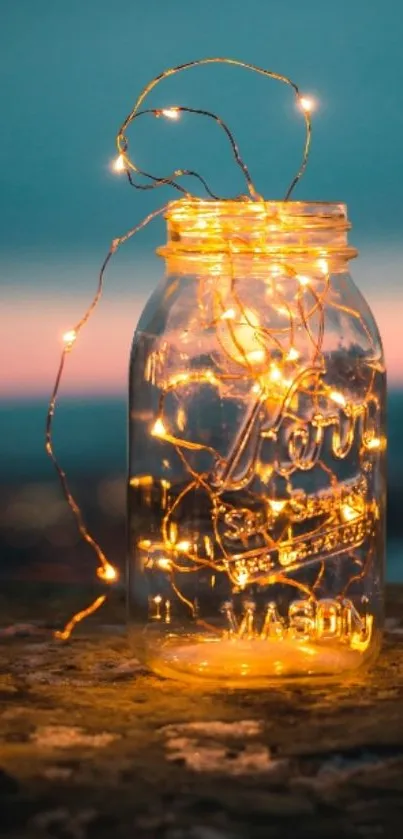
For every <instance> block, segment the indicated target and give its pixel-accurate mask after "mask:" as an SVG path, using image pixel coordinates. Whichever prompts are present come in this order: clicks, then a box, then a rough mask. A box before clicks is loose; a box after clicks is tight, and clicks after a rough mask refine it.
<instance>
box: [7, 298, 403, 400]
mask: <svg viewBox="0 0 403 839" xmlns="http://www.w3.org/2000/svg"><path fill="white" fill-rule="evenodd" d="M146 297H147V294H146V293H144V294H141V295H140V294H137V295H130V297H129V296H127V297H126V298H125V299H122V296H119V298H118V299H116V300H110V299H108V301H107V302H103V303H101V305H100V307H99V309H98V310H97V311H96V313H95V314H94V316H93V318H92V319H91V320H90V322H89V324H88V326H86V327H85V328H84V329H83V331H82V332H81V334H80V337H79V341H78V342H77V345H76V347H75V348H74V351H73V352H72V354H71V355H70V356H69V358H68V363H67V365H66V368H65V376H64V380H63V388H62V389H63V392H66V393H70V394H72V393H76V394H81V395H83V394H95V393H98V394H120V393H124V392H125V391H126V388H127V369H128V358H129V352H130V345H131V341H132V337H133V332H134V329H135V325H136V323H137V320H138V317H139V315H140V312H141V310H142V308H143V306H144V303H145V300H146ZM369 302H370V304H371V306H372V309H373V312H374V315H375V317H376V320H377V322H378V325H379V329H380V332H381V335H382V338H383V342H384V347H385V354H386V362H387V369H388V374H389V383H390V384H392V385H395V386H398V385H403V361H402V352H401V346H402V329H403V326H402V318H401V303H400V302H399V300H391V299H390V298H389V299H388V300H382V299H380V298H379V297H378V298H377V299H376V298H375V297H370V300H369ZM86 305H87V299H84V298H82V297H81V296H78V295H73V296H72V297H70V296H61V295H60V294H59V295H58V296H57V297H56V299H55V298H54V297H53V298H52V300H51V301H50V299H49V298H48V297H40V296H39V295H38V296H37V297H35V298H34V297H31V298H27V297H23V296H22V294H21V290H20V292H19V294H18V297H17V296H16V295H15V294H10V295H9V296H8V298H6V300H5V301H3V304H2V330H1V339H0V341H1V352H0V355H1V358H2V365H1V366H2V369H1V377H0V396H1V397H3V398H4V397H11V398H12V397H18V398H20V397H25V396H26V397H33V396H44V395H46V396H47V395H48V394H49V393H50V392H51V389H52V386H53V381H54V377H55V373H56V368H57V364H58V359H59V353H60V350H61V347H62V336H63V334H64V333H65V332H66V331H67V330H69V329H71V328H72V326H74V324H75V323H76V322H77V320H78V319H79V318H80V317H81V315H82V314H83V311H84V309H85V307H86Z"/></svg>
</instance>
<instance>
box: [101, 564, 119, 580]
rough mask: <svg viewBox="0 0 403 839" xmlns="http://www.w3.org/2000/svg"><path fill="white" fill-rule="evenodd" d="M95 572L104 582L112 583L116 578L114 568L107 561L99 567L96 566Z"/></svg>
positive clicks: (116, 573) (116, 574)
mask: <svg viewBox="0 0 403 839" xmlns="http://www.w3.org/2000/svg"><path fill="white" fill-rule="evenodd" d="M97 574H98V577H99V578H100V579H101V580H104V581H105V582H106V583H113V582H114V581H115V580H117V578H118V572H117V570H116V568H114V567H113V565H109V562H108V563H107V564H106V565H103V566H102V567H101V568H98V571H97Z"/></svg>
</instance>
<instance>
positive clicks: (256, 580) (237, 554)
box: [128, 198, 386, 687]
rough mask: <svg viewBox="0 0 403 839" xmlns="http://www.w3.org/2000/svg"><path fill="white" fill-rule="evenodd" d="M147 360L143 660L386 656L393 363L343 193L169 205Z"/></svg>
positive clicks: (199, 665)
mask: <svg viewBox="0 0 403 839" xmlns="http://www.w3.org/2000/svg"><path fill="white" fill-rule="evenodd" d="M167 222H168V242H167V245H166V246H165V247H163V248H161V249H160V251H159V252H160V254H161V255H162V256H163V257H164V258H165V260H166V276H165V279H164V280H163V282H162V283H161V284H160V285H159V287H158V288H157V290H156V291H155V292H154V293H153V294H152V295H151V298H150V300H149V302H148V303H147V305H146V307H145V309H144V312H143V314H142V315H141V318H140V322H139V325H138V328H137V330H136V333H135V337H134V343H133V350H132V357H131V366H130V431H129V438H130V477H129V490H128V493H129V497H128V517H129V552H128V598H129V614H130V634H131V637H132V638H133V643H134V644H135V648H136V652H137V654H138V655H139V657H140V658H141V659H142V660H143V661H144V662H146V663H147V665H149V666H150V667H151V668H152V669H153V670H154V671H156V672H158V673H160V674H163V675H167V676H172V677H175V678H178V679H189V680H193V681H195V680H198V681H202V680H204V681H206V682H207V681H208V680H210V681H211V682H215V683H220V684H227V685H229V686H232V687H236V686H247V687H253V686H259V687H260V686H262V685H264V684H266V683H272V682H273V681H275V680H276V679H277V680H279V679H285V678H291V677H311V676H339V675H340V674H341V673H347V672H348V671H355V670H356V669H357V668H359V667H360V666H361V665H363V664H364V663H367V662H369V661H370V660H371V659H372V658H373V657H374V654H375V653H376V652H377V651H378V649H379V644H380V638H381V632H382V622H383V566H384V520H385V463H384V461H385V458H384V452H385V444H386V440H385V368H384V360H383V353H382V346H381V342H380V338H379V334H378V330H377V327H376V324H375V322H374V319H373V316H372V314H371V312H370V310H369V307H368V305H367V303H366V302H365V300H364V299H363V297H362V295H361V294H360V292H359V291H358V290H357V288H356V286H355V285H354V283H353V281H352V279H351V277H350V275H349V273H348V260H349V259H350V258H351V257H353V256H356V251H355V250H354V249H353V248H351V247H350V246H349V245H348V243H347V231H348V229H349V227H350V225H349V222H348V220H347V214H346V208H345V206H344V205H342V204H322V203H321V204H318V203H316V204H314V203H302V202H292V201H289V202H274V201H270V202H263V201H250V200H245V201H204V200H198V199H187V198H183V199H181V200H179V201H174V202H172V203H171V204H170V205H169V208H168V211H167Z"/></svg>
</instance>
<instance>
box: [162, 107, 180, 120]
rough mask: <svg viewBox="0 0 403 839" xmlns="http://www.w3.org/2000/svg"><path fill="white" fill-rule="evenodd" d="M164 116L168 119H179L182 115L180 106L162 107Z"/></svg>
mask: <svg viewBox="0 0 403 839" xmlns="http://www.w3.org/2000/svg"><path fill="white" fill-rule="evenodd" d="M161 113H162V116H163V117H166V118H167V119H179V117H180V110H179V108H175V107H173V108H162V110H161Z"/></svg>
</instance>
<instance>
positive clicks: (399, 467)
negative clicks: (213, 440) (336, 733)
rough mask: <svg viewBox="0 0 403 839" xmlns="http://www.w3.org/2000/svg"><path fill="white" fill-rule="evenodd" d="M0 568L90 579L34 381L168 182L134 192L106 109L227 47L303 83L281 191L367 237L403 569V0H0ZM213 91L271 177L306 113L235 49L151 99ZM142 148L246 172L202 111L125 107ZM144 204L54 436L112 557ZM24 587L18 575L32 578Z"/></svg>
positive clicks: (201, 101) (361, 264)
mask: <svg viewBox="0 0 403 839" xmlns="http://www.w3.org/2000/svg"><path fill="white" fill-rule="evenodd" d="M0 23H1V25H0V71H1V78H2V93H1V96H2V106H1V107H2V118H3V130H2V132H1V134H0V161H1V164H0V187H1V188H0V204H1V220H2V221H1V225H0V247H1V269H0V283H1V312H2V317H1V331H0V359H1V368H0V421H1V435H0V464H1V467H0V468H1V473H0V475H1V477H0V557H1V558H0V579H1V580H2V582H3V591H4V585H5V583H6V581H7V580H10V579H11V580H14V581H15V580H19V581H25V582H27V583H28V582H29V581H32V580H36V581H40V582H41V583H42V582H44V581H45V582H46V581H48V582H51V583H56V582H57V583H59V582H60V583H63V582H66V583H73V584H77V585H86V584H88V585H90V584H91V581H93V580H94V572H95V559H94V557H93V555H92V553H91V551H90V549H88V548H86V547H85V546H83V545H82V544H79V540H78V536H77V532H76V528H75V525H74V522H73V521H72V519H71V516H70V514H69V511H68V509H66V506H65V504H64V502H63V500H62V496H61V492H60V488H59V485H58V483H57V480H56V477H55V474H54V472H53V469H52V467H51V465H50V464H49V462H48V461H47V458H46V456H45V453H44V439H43V438H44V422H45V413H46V407H47V398H48V396H49V393H50V391H51V388H52V385H53V380H54V376H55V372H56V367H57V363H58V357H59V352H60V347H61V338H62V335H63V333H64V332H65V331H66V330H68V329H70V328H71V327H72V326H73V325H74V323H75V322H76V321H77V320H78V319H79V318H80V317H81V315H82V313H83V311H84V309H85V307H86V306H87V304H88V302H89V301H90V299H91V297H92V295H93V293H94V290H95V287H96V282H97V274H98V271H99V267H100V264H101V262H102V260H103V258H104V256H105V253H106V251H107V249H108V247H109V243H110V241H111V240H112V239H113V238H114V237H115V236H118V235H120V234H122V233H124V232H125V231H126V230H127V229H129V228H130V227H131V226H133V225H134V224H136V223H137V222H138V221H140V219H141V218H143V217H144V216H145V215H146V214H147V213H148V212H150V211H151V210H152V209H154V208H156V207H158V206H160V205H161V204H162V203H164V201H165V200H166V199H167V198H168V197H170V193H169V190H167V191H166V192H165V194H164V193H163V191H162V190H160V191H158V192H154V193H144V194H143V193H139V192H135V191H134V190H131V189H130V188H129V186H128V185H127V183H126V181H125V179H124V178H119V176H117V175H116V174H113V173H112V172H111V169H110V162H111V160H112V159H113V157H114V155H115V147H114V138H115V134H116V132H117V129H118V127H119V126H120V124H121V122H122V121H123V119H124V118H125V116H126V114H127V113H128V112H129V110H130V109H131V107H132V105H133V104H134V100H135V98H136V96H137V94H138V93H139V91H140V89H141V88H142V87H143V86H144V85H145V84H146V83H147V81H148V80H149V79H150V78H151V77H153V76H154V75H156V74H158V73H159V72H160V71H162V70H164V69H165V68H167V67H168V66H170V65H175V64H179V63H182V62H186V61H189V60H192V59H195V58H200V57H204V56H208V55H226V56H231V57H236V58H240V59H243V60H245V61H249V62H253V63H255V64H260V65H262V66H264V67H267V68H270V69H273V70H276V71H278V72H280V73H284V74H286V75H289V76H291V77H292V78H293V79H295V80H296V81H297V83H298V84H299V86H300V88H301V90H302V91H303V92H304V93H306V94H309V95H312V96H314V97H317V99H318V102H319V108H318V111H317V113H316V114H315V115H314V135H313V147H312V156H311V162H310V165H309V168H308V171H307V174H306V177H305V178H304V179H303V182H302V184H301V185H300V186H299V187H298V190H297V191H296V192H295V195H294V197H295V198H299V199H311V200H315V199H316V200H329V201H334V200H335V201H344V202H346V203H347V204H348V208H349V215H350V218H351V220H352V223H353V230H352V232H351V242H352V243H353V244H354V245H355V246H357V247H358V248H359V250H360V258H359V260H358V261H357V262H356V263H354V264H353V265H352V272H353V275H354V277H355V280H356V282H357V284H358V285H359V287H360V289H361V290H362V292H363V293H364V295H365V296H366V297H367V299H368V301H369V302H370V305H371V306H372V309H373V311H374V314H375V316H376V319H377V321H378V324H379V327H380V330H381V334H382V335H383V339H384V344H385V351H386V359H387V364H388V370H389V387H390V391H389V440H390V445H389V530H388V533H389V543H388V568H387V574H388V579H389V580H398V579H403V563H402V561H401V558H400V557H401V547H402V545H403V516H402V515H401V512H400V506H401V498H402V489H403V449H402V446H401V443H400V433H401V428H402V427H403V352H402V349H401V347H402V333H403V321H402V302H403V292H402V281H401V276H402V267H403V242H402V228H403V201H402V198H401V183H402V180H403V154H402V148H403V143H402V139H403V107H402V105H403V103H402V93H401V78H402V70H403V68H402V65H403V59H402V51H401V35H402V31H403V5H402V4H401V2H400V0H384V2H383V3H368V0H354V3H351V2H347V0H339V2H338V3H337V4H333V3H323V0H304V3H296V2H295V0H282V2H281V3H279V2H277V0H265V2H262V0H248V2H247V3H246V2H243V0H239V2H234V0H219V2H217V0H203V2H202V3H189V2H187V1H186V0H170V2H169V3H162V2H161V0H148V2H147V3H146V2H139V0H120V2H119V4H115V5H114V4H111V3H110V2H109V0H96V2H87V3H83V2H82V0H69V2H66V0H35V3H32V0H19V1H18V3H4V4H3V5H2V10H1V11H0ZM174 104H181V105H188V106H194V107H201V108H207V109H211V110H212V111H216V112H218V113H219V114H220V115H221V116H222V117H223V118H224V120H225V121H226V122H228V123H229V125H230V126H231V128H232V129H233V131H234V133H235V135H236V137H237V140H238V142H239V146H240V149H241V151H242V153H243V156H244V157H245V158H246V160H247V162H248V165H249V167H250V170H251V173H252V176H253V178H254V181H255V183H256V184H257V186H258V189H259V190H260V191H261V192H263V194H264V195H265V196H266V197H267V198H281V197H283V195H284V192H285V189H286V187H287V185H288V183H289V181H290V178H291V176H292V175H293V173H294V171H295V170H296V168H297V167H298V164H299V160H300V157H301V149H302V143H303V139H304V133H303V132H304V125H303V120H302V118H301V115H300V114H299V113H298V112H297V111H296V109H295V106H294V100H293V97H292V95H291V93H290V92H289V90H288V89H287V88H285V87H284V86H282V85H279V84H277V83H275V82H270V81H267V80H265V79H263V78H260V77H257V76H254V75H252V74H249V73H247V72H245V71H242V70H238V69H235V68H233V69H231V68H227V67H223V66H220V67H215V68H214V67H213V68H211V67H207V68H203V69H197V70H191V71H188V72H186V73H184V74H182V75H179V76H178V77H175V78H174V79H169V80H167V81H165V82H164V83H163V84H161V85H160V86H159V87H158V88H157V90H156V91H155V93H154V94H152V96H151V97H150V100H149V105H150V106H156V107H159V106H165V107H166V106H169V105H174ZM130 139H131V152H132V154H133V155H135V158H136V160H137V162H138V164H139V165H140V166H141V167H143V168H145V169H148V170H149V171H152V172H155V173H157V174H160V175H165V174H167V173H169V172H170V171H172V170H173V169H174V168H176V167H178V166H180V167H187V168H194V169H197V170H199V171H200V172H201V173H202V174H203V175H204V176H205V177H206V178H207V180H208V181H209V183H210V185H211V187H212V189H213V190H214V191H215V192H217V193H219V194H222V195H226V196H231V195H233V194H236V193H238V192H239V191H241V190H242V189H243V183H242V181H241V178H240V173H239V170H238V169H237V168H236V167H235V166H234V163H233V160H232V158H231V155H230V153H229V151H228V146H227V143H226V140H225V138H224V136H223V135H222V132H220V131H219V130H218V129H217V127H216V126H215V125H214V124H210V123H209V122H208V121H204V120H200V119H198V118H197V117H193V118H192V117H191V116H190V115H189V116H187V117H183V118H182V119H181V121H180V123H175V122H169V121H168V120H166V121H162V120H153V121H148V122H147V121H146V120H144V121H141V120H140V121H139V122H138V123H136V129H135V131H133V132H132V134H131V137H130ZM164 237H165V231H164V223H163V221H161V220H156V221H155V222H154V223H153V224H152V225H151V226H150V227H149V228H147V229H146V230H145V231H143V232H142V233H140V234H139V236H138V237H136V238H135V239H134V240H133V241H131V242H130V243H129V244H127V245H125V247H124V248H122V249H121V251H120V252H119V253H118V254H117V256H116V257H115V258H114V260H113V261H112V263H111V266H110V269H109V270H108V273H107V282H106V291H105V296H104V298H103V301H102V303H101V305H100V308H99V309H98V311H97V312H96V314H95V316H94V318H93V320H91V321H90V324H89V325H88V327H87V328H86V329H85V330H84V331H83V333H82V335H80V341H79V344H78V345H77V347H76V348H75V351H74V353H73V354H72V356H71V357H70V358H69V359H68V365H67V369H66V375H65V380H64V384H63V388H62V396H61V399H60V407H59V410H58V413H57V416H56V422H55V441H56V446H57V452H58V455H59V457H60V460H61V463H62V464H63V465H64V466H65V467H66V469H67V471H68V473H69V475H70V477H71V482H72V486H73V489H74V491H75V493H76V494H77V497H78V498H79V500H80V503H81V504H82V507H83V510H84V512H85V516H86V519H87V521H88V523H89V525H90V527H91V528H93V529H94V532H95V534H96V536H97V538H98V539H99V541H100V542H101V544H102V545H103V547H104V548H105V549H106V550H107V552H109V555H110V559H111V561H112V562H114V563H117V564H118V565H122V564H123V561H124V551H125V526H124V507H125V485H124V484H125V450H126V420H125V412H126V379H127V365H128V355H129V350H130V343H131V339H132V335H133V331H134V328H135V326H136V322H137V319H138V316H139V313H140V311H141V309H142V307H143V305H144V303H145V300H146V298H147V296H148V295H149V293H150V290H151V289H152V288H153V287H154V285H155V284H156V282H157V280H158V278H159V277H160V275H161V272H162V265H161V264H160V262H159V260H158V259H157V257H156V256H155V255H154V250H155V247H156V246H157V245H158V244H160V243H161V242H163V241H164ZM25 590H28V589H25Z"/></svg>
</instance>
